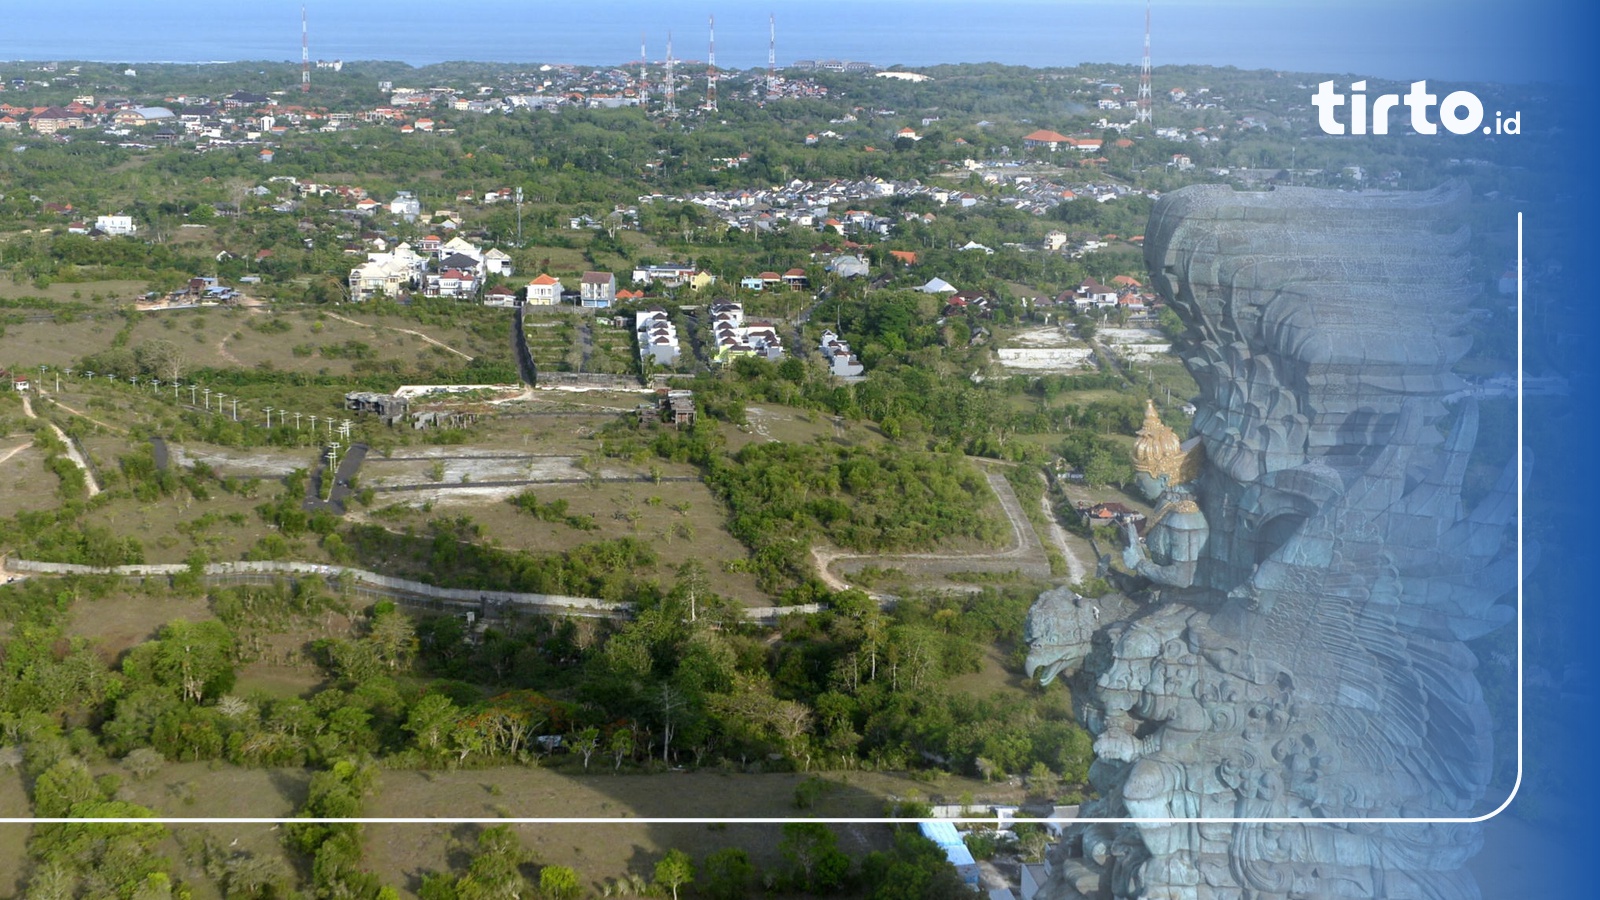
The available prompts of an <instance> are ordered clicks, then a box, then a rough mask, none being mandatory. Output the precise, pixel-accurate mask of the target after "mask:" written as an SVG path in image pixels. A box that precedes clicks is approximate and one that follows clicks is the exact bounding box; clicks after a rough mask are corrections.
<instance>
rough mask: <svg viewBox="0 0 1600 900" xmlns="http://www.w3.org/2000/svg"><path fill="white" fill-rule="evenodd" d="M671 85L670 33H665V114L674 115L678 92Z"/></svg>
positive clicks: (676, 108)
mask: <svg viewBox="0 0 1600 900" xmlns="http://www.w3.org/2000/svg"><path fill="white" fill-rule="evenodd" d="M675 88H676V86H675V85H674V84H673V83H672V32H670V31H669V32H667V107H666V110H665V111H666V114H667V115H669V116H670V115H674V114H675V113H677V111H678V92H677V90H676V89H675Z"/></svg>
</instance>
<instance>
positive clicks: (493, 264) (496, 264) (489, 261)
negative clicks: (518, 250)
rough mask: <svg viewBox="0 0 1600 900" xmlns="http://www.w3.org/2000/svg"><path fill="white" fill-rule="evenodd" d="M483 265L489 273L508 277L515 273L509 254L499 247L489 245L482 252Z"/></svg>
mask: <svg viewBox="0 0 1600 900" xmlns="http://www.w3.org/2000/svg"><path fill="white" fill-rule="evenodd" d="M483 267H484V268H485V269H486V270H488V272H489V274H490V275H504V276H506V277H507V278H510V277H511V276H512V275H515V274H516V266H515V265H513V264H512V262H511V255H510V254H508V253H506V252H505V251H504V250H501V249H500V248H499V247H491V248H489V251H488V252H487V253H485V254H483Z"/></svg>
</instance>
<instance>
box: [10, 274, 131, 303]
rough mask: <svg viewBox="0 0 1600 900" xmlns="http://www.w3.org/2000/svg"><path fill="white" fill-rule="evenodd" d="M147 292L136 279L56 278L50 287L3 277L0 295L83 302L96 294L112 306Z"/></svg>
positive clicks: (12, 297)
mask: <svg viewBox="0 0 1600 900" xmlns="http://www.w3.org/2000/svg"><path fill="white" fill-rule="evenodd" d="M145 291H146V286H145V282H143V281H138V280H134V279H113V280H108V281H56V282H53V283H52V284H50V285H49V286H47V287H42V288H41V287H35V286H34V285H33V283H32V282H29V281H14V280H12V279H10V278H0V298H4V299H8V300H9V299H14V298H18V297H44V298H46V299H49V300H57V301H61V302H63V303H65V302H68V301H74V300H75V301H78V302H81V303H94V302H95V295H97V294H98V295H99V296H100V298H101V301H102V302H104V303H106V304H107V308H108V309H109V308H110V305H111V304H114V303H124V302H130V301H132V300H134V299H136V298H139V297H143V296H144V294H145Z"/></svg>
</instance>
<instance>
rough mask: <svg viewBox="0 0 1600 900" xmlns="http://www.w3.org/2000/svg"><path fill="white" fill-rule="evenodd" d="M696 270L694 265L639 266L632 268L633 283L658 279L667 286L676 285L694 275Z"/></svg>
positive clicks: (645, 282)
mask: <svg viewBox="0 0 1600 900" xmlns="http://www.w3.org/2000/svg"><path fill="white" fill-rule="evenodd" d="M696 271H697V270H696V269H695V267H694V266H686V265H679V264H677V263H666V264H665V265H659V266H641V267H639V268H637V269H634V270H633V283H634V284H649V283H650V282H652V281H659V282H661V283H662V284H664V285H666V286H667V287H678V286H679V285H681V284H683V283H685V282H687V281H688V280H689V279H690V278H692V277H694V275H695V272H696Z"/></svg>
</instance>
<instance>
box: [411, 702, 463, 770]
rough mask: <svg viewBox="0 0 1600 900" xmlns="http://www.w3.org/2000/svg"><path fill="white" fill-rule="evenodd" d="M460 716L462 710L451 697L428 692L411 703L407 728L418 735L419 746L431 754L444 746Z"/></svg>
mask: <svg viewBox="0 0 1600 900" xmlns="http://www.w3.org/2000/svg"><path fill="white" fill-rule="evenodd" d="M459 718H461V711H460V710H458V709H456V705H455V704H454V703H452V702H451V701H450V698H449V697H446V696H445V695H443V694H427V695H425V696H424V697H422V698H421V699H420V700H418V701H417V702H416V703H413V704H411V710H410V711H409V712H408V713H407V714H406V724H405V728H406V730H407V731H409V732H411V733H412V734H413V735H414V736H416V739H417V746H418V747H420V748H422V751H423V752H424V753H427V754H428V755H430V756H431V755H434V754H436V753H438V752H439V751H440V750H441V748H443V747H444V745H445V742H446V741H447V740H448V739H449V737H450V732H451V730H452V729H454V728H455V724H456V720H457V719H459Z"/></svg>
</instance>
